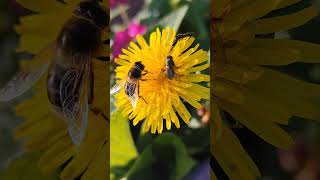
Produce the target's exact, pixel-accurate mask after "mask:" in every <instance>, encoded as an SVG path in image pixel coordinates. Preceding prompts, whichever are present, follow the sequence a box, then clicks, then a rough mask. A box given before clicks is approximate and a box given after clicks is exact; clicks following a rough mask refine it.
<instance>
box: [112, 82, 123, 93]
mask: <svg viewBox="0 0 320 180" xmlns="http://www.w3.org/2000/svg"><path fill="white" fill-rule="evenodd" d="M124 85H125V82H121V83H119V84H116V85H114V86H113V87H112V88H111V89H110V94H115V93H117V92H118V91H120V89H121V88H122V87H123V86H124Z"/></svg>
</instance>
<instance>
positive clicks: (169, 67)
mask: <svg viewBox="0 0 320 180" xmlns="http://www.w3.org/2000/svg"><path fill="white" fill-rule="evenodd" d="M193 36H194V35H193V33H191V32H189V33H184V34H177V35H176V37H175V38H174V40H173V42H172V46H171V50H170V53H171V52H172V50H173V48H174V47H175V46H176V44H177V43H178V42H179V40H181V39H184V38H190V37H193ZM165 61H166V68H165V75H166V77H167V78H169V79H173V78H174V77H175V74H176V73H175V68H176V66H175V64H174V60H173V57H172V56H171V55H168V56H167V57H166V60H165Z"/></svg>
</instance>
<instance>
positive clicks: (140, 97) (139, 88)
mask: <svg viewBox="0 0 320 180" xmlns="http://www.w3.org/2000/svg"><path fill="white" fill-rule="evenodd" d="M138 97H139V98H141V99H142V100H143V101H144V102H145V103H147V101H146V100H145V99H144V98H143V97H142V96H140V83H138ZM147 104H148V103H147Z"/></svg>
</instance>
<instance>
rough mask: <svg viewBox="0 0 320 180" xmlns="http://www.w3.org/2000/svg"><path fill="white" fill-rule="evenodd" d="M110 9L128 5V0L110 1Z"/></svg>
mask: <svg viewBox="0 0 320 180" xmlns="http://www.w3.org/2000/svg"><path fill="white" fill-rule="evenodd" d="M109 3H110V8H111V9H113V8H115V7H116V6H118V5H119V4H128V0H110V1H109Z"/></svg>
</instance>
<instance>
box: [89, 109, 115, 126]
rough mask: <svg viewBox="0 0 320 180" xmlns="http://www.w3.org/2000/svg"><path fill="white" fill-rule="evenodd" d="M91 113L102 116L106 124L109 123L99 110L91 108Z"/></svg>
mask: <svg viewBox="0 0 320 180" xmlns="http://www.w3.org/2000/svg"><path fill="white" fill-rule="evenodd" d="M91 111H92V112H93V113H94V114H96V115H100V116H102V117H103V119H105V120H106V121H107V122H108V123H109V122H110V121H109V118H108V117H107V116H106V115H105V114H104V113H103V112H102V111H101V110H100V109H98V108H95V107H91Z"/></svg>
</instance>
